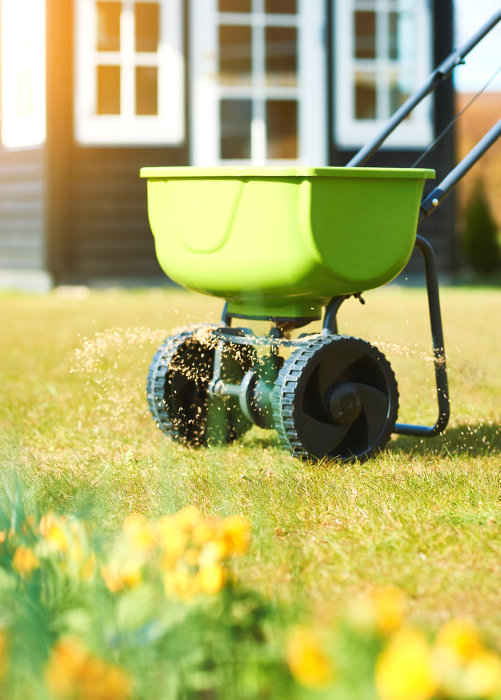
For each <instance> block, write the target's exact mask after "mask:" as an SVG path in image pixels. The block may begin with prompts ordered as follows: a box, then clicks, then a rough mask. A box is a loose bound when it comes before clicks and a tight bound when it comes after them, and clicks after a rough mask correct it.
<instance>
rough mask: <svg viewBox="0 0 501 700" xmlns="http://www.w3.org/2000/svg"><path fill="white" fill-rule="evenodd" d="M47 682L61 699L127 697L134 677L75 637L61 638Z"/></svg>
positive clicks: (82, 699) (109, 699) (86, 699)
mask: <svg viewBox="0 0 501 700" xmlns="http://www.w3.org/2000/svg"><path fill="white" fill-rule="evenodd" d="M46 679H47V684H48V686H49V689H50V691H51V693H52V694H53V695H54V697H55V698H57V700H126V698H128V697H130V694H131V689H132V683H131V680H130V678H129V677H128V676H127V675H126V674H125V673H124V672H123V671H122V670H121V669H120V668H118V667H116V666H111V665H109V664H107V663H105V662H104V661H102V660H101V659H99V658H98V657H97V656H95V655H94V654H92V653H91V652H89V651H88V650H87V649H85V648H84V647H83V646H82V645H81V644H79V643H78V642H76V641H73V640H71V639H64V640H61V641H60V642H59V643H58V644H57V645H56V647H55V648H54V650H53V653H52V657H51V659H50V661H49V664H48V666H47V670H46Z"/></svg>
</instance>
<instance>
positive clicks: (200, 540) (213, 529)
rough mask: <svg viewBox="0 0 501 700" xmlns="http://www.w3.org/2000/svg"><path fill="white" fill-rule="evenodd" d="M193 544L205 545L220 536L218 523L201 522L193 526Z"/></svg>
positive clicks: (210, 521)
mask: <svg viewBox="0 0 501 700" xmlns="http://www.w3.org/2000/svg"><path fill="white" fill-rule="evenodd" d="M191 536H192V539H193V542H195V544H198V545H204V544H207V543H208V542H210V541H211V540H214V539H216V538H217V537H218V536H219V527H218V523H217V521H215V520H201V521H200V522H197V523H195V524H194V526H193V531H192V533H191Z"/></svg>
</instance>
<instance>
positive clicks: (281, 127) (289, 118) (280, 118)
mask: <svg viewBox="0 0 501 700" xmlns="http://www.w3.org/2000/svg"><path fill="white" fill-rule="evenodd" d="M266 123H267V131H268V153H267V157H268V158H297V102H296V100H273V101H272V100H270V101H269V102H267V103H266Z"/></svg>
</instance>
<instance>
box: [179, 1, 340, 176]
mask: <svg viewBox="0 0 501 700" xmlns="http://www.w3.org/2000/svg"><path fill="white" fill-rule="evenodd" d="M191 16H192V41H191V46H192V58H193V60H192V76H191V78H192V90H193V92H192V96H193V100H192V103H193V134H194V139H193V141H194V143H193V151H192V157H193V161H194V163H195V164H197V165H214V164H217V165H230V164H235V165H242V164H243V163H246V164H247V163H249V164H253V165H263V164H271V165H278V164H294V163H305V164H315V165H321V164H323V163H325V159H326V151H327V146H326V130H327V128H326V118H327V106H326V103H325V94H326V78H325V69H326V63H325V61H326V50H325V44H324V29H325V3H324V0H307V1H306V0H203V2H201V0H192V2H191Z"/></svg>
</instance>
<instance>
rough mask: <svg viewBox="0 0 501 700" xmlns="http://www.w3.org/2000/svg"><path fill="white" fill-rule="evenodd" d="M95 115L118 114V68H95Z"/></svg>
mask: <svg viewBox="0 0 501 700" xmlns="http://www.w3.org/2000/svg"><path fill="white" fill-rule="evenodd" d="M97 114H120V66H97Z"/></svg>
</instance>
